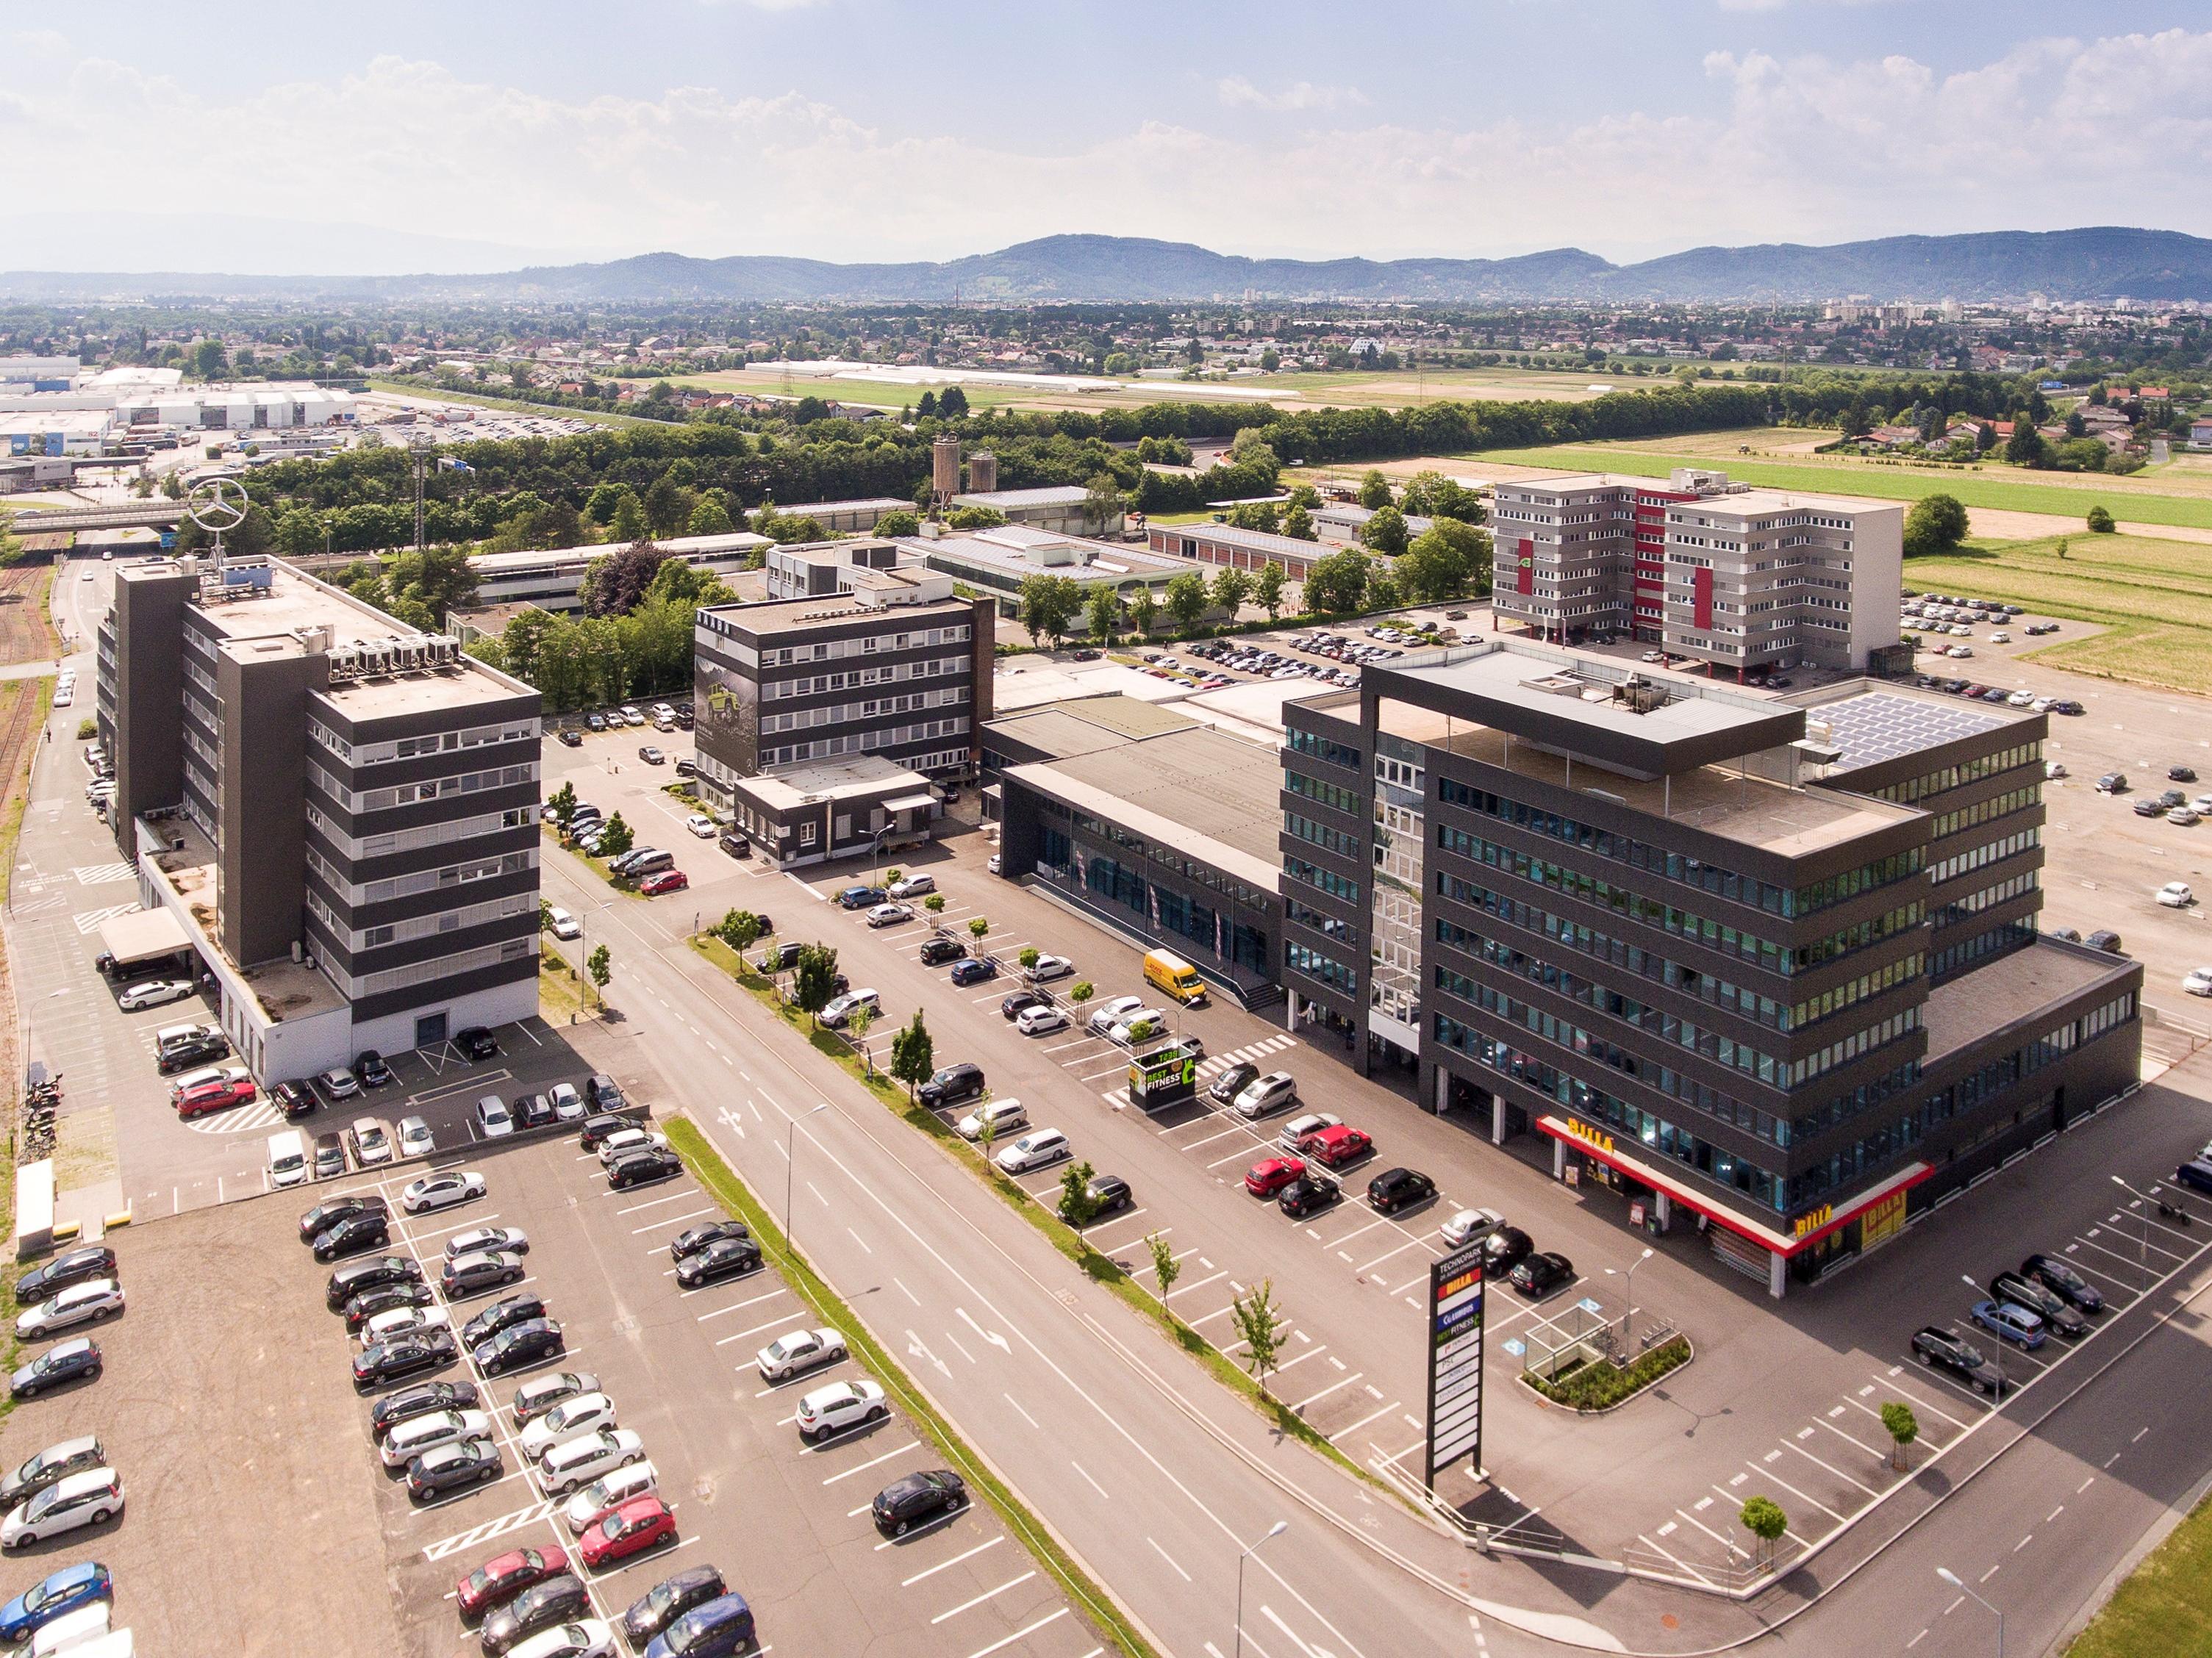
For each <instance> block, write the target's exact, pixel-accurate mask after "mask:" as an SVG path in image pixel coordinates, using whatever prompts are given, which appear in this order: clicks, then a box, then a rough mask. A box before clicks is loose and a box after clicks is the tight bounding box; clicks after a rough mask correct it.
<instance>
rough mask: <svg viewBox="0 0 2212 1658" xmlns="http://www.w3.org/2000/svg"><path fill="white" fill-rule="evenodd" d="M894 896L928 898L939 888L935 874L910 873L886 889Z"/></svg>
mask: <svg viewBox="0 0 2212 1658" xmlns="http://www.w3.org/2000/svg"><path fill="white" fill-rule="evenodd" d="M886 890H887V891H888V892H889V894H890V896H892V897H894V898H926V897H927V896H929V895H930V894H931V893H933V892H934V891H936V890H937V878H936V877H935V876H934V875H909V876H908V877H907V878H905V879H904V880H902V881H894V882H892V883H891V884H890V887H889V888H887V889H886Z"/></svg>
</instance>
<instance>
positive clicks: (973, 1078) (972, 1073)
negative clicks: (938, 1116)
mask: <svg viewBox="0 0 2212 1658" xmlns="http://www.w3.org/2000/svg"><path fill="white" fill-rule="evenodd" d="M983 1088H984V1083H983V1067H982V1066H980V1065H976V1064H974V1063H972V1062H970V1061H969V1060H962V1061H961V1062H960V1063H959V1064H957V1065H948V1066H945V1069H944V1070H942V1071H940V1072H938V1073H937V1074H936V1075H935V1076H933V1077H932V1078H930V1079H929V1080H928V1081H927V1082H926V1083H924V1084H922V1085H921V1090H920V1091H921V1102H922V1103H923V1104H924V1105H927V1106H931V1107H937V1106H945V1105H958V1104H959V1103H961V1102H963V1100H972V1099H975V1097H977V1096H979V1095H981V1093H982V1091H983Z"/></svg>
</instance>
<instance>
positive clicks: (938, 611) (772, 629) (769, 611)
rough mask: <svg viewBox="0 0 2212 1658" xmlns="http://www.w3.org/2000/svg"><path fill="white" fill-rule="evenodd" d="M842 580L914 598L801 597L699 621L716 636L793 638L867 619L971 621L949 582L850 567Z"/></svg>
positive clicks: (735, 608)
mask: <svg viewBox="0 0 2212 1658" xmlns="http://www.w3.org/2000/svg"><path fill="white" fill-rule="evenodd" d="M844 579H846V580H851V581H853V582H854V584H855V586H866V587H867V588H869V589H870V590H871V591H872V592H906V593H912V594H913V595H915V597H914V598H912V599H911V600H910V601H909V602H908V603H905V604H900V603H898V602H896V599H893V600H892V602H890V603H889V604H885V603H884V602H882V601H881V600H876V601H871V600H870V599H868V598H864V597H863V596H862V595H860V593H858V592H842V593H816V594H811V595H809V596H807V597H805V598H763V599H759V600H757V601H755V602H754V603H751V604H710V605H708V606H707V607H706V608H705V609H704V610H701V611H700V612H699V617H700V620H701V621H702V622H704V623H706V625H707V626H708V628H710V629H713V630H714V632H716V633H723V634H751V635H756V636H757V635H762V634H770V633H797V632H799V631H801V630H802V629H807V628H812V627H817V626H825V625H829V624H831V623H845V622H856V621H860V620H863V619H866V618H869V617H874V618H878V619H880V620H884V621H895V620H896V621H908V622H911V623H913V624H914V625H915V626H926V625H927V624H928V623H930V622H932V621H934V622H937V623H940V624H941V623H945V622H948V621H951V620H952V619H954V618H955V617H956V616H957V619H959V620H961V621H968V620H971V619H972V618H973V617H974V616H975V607H974V606H973V605H972V604H969V601H968V600H966V599H964V598H959V597H957V596H956V595H955V594H954V593H953V592H952V591H951V583H950V582H949V581H945V580H944V579H943V578H941V577H939V578H933V577H932V576H931V575H930V574H929V573H928V572H927V571H915V572H912V573H908V572H904V571H896V570H870V569H866V568H854V569H851V570H848V571H846V572H845V573H844ZM933 581H934V582H935V584H936V585H938V586H942V587H943V588H944V589H945V591H944V592H943V593H941V594H938V593H935V592H933V587H932V583H933Z"/></svg>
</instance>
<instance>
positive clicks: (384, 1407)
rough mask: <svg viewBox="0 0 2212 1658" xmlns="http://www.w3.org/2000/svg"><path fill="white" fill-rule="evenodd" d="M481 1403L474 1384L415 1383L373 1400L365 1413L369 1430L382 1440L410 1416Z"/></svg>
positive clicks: (463, 1408) (468, 1408)
mask: <svg viewBox="0 0 2212 1658" xmlns="http://www.w3.org/2000/svg"><path fill="white" fill-rule="evenodd" d="M482 1403H483V1400H481V1399H480V1398H479V1396H478V1395H477V1384H476V1383H475V1382H416V1384H415V1385H414V1386H413V1387H411V1388H401V1389H400V1390H399V1391H398V1393H396V1394H385V1396H384V1397H383V1398H381V1399H380V1400H377V1401H376V1404H375V1405H374V1407H372V1408H371V1410H370V1411H369V1413H368V1426H369V1431H370V1432H371V1433H373V1434H374V1435H375V1436H377V1437H378V1438H379V1439H381V1438H383V1437H384V1436H385V1435H386V1434H387V1433H389V1432H391V1430H392V1429H394V1428H396V1427H398V1425H399V1424H401V1423H403V1422H404V1421H406V1420H407V1419H408V1418H410V1417H416V1416H427V1415H428V1414H429V1413H430V1412H433V1411H473V1410H476V1409H477V1408H479V1407H480V1406H481V1405H482Z"/></svg>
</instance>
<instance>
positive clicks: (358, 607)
mask: <svg viewBox="0 0 2212 1658" xmlns="http://www.w3.org/2000/svg"><path fill="white" fill-rule="evenodd" d="M98 708H99V712H98V716H97V717H98V720H99V725H100V736H101V739H102V741H103V742H104V743H106V745H107V747H108V751H109V752H110V754H112V756H114V761H115V783H116V806H115V811H114V812H113V815H112V823H113V824H114V827H115V835H116V844H117V846H118V848H119V849H120V850H121V852H122V853H123V855H124V856H125V858H127V859H130V860H131V863H132V864H133V865H135V866H136V868H137V872H138V883H139V894H140V898H141V901H142V902H143V904H144V905H145V907H146V908H147V909H148V910H149V911H154V910H166V911H167V913H168V914H170V915H172V916H173V918H174V920H175V921H176V923H177V925H178V929H179V937H180V938H181V940H182V942H184V943H185V944H188V946H189V947H190V948H191V950H192V951H193V952H194V953H195V954H196V955H197V957H198V959H199V962H200V963H201V965H202V967H203V969H204V971H206V972H207V973H208V974H210V975H212V976H213V978H214V979H215V981H216V984H217V985H218V987H220V993H221V1000H222V1024H223V1028H224V1029H226V1030H227V1031H228V1032H229V1034H230V1035H231V1038H232V1040H233V1042H234V1043H235V1044H236V1046H237V1048H238V1050H239V1052H240V1055H241V1056H242V1057H243V1058H244V1059H245V1060H246V1062H247V1063H248V1064H250V1065H251V1066H252V1067H253V1069H254V1071H255V1072H256V1073H257V1074H258V1076H259V1077H260V1078H262V1080H263V1081H264V1082H265V1083H266V1082H276V1081H279V1080H283V1079H287V1078H296V1077H301V1076H305V1075H307V1074H309V1073H310V1072H317V1071H321V1070H325V1069H327V1068H329V1067H330V1066H337V1065H344V1064H347V1063H349V1062H350V1061H351V1060H352V1059H353V1057H354V1056H355V1054H357V1053H359V1052H360V1051H361V1050H362V1049H363V1048H377V1049H379V1050H382V1051H386V1052H397V1051H399V1050H401V1049H404V1048H422V1047H428V1046H433V1045H435V1044H437V1043H440V1042H444V1041H445V1040H446V1039H447V1037H449V1036H450V1035H453V1033H454V1032H455V1031H457V1030H459V1029H465V1028H466V1027H468V1026H471V1025H478V1024H482V1025H494V1024H498V1023H504V1022H506V1021H508V1020H512V1019H520V1018H524V1017H529V1016H531V1015H532V1014H534V1013H535V1012H536V1011H537V1010H538V739H539V703H538V693H537V692H535V691H534V690H532V689H530V688H529V687H528V686H527V685H525V684H523V683H521V682H520V681H519V680H515V679H511V678H509V677H507V675H505V674H502V673H499V672H497V671H494V670H492V669H490V668H488V667H486V666H485V665H483V664H482V663H480V662H477V661H473V660H471V659H469V658H466V657H464V656H463V655H461V653H460V651H459V646H458V645H457V644H456V643H455V642H454V641H453V640H451V639H447V638H445V637H443V636H424V635H417V634H413V633H410V632H409V631H408V630H407V629H405V628H404V627H403V626H402V625H401V624H400V623H398V622H395V621H394V620H393V619H392V617H390V616H386V615H385V614H384V613H383V612H381V611H380V610H373V609H371V608H370V607H369V606H368V605H366V604H362V603H360V602H359V601H358V600H356V599H354V598H351V597H349V595H347V594H345V593H343V592H339V591H337V589H336V588H332V587H329V586H325V585H324V584H322V583H321V582H319V581H316V580H313V579H312V578H310V577H308V576H306V575H304V574H301V573H300V572H299V571H297V570H296V569H295V568H292V567H291V566H289V565H288V564H285V563H283V562H279V561H275V560H269V559H233V560H231V561H229V562H228V565H227V566H225V567H224V568H220V569H218V568H215V567H214V566H213V565H212V564H209V565H197V564H196V563H195V562H193V561H191V560H188V559H187V560H149V561H148V562H144V563H139V564H131V565H127V566H125V567H122V568H118V571H117V573H116V584H115V603H114V605H113V607H112V610H110V611H109V613H108V615H107V616H106V618H105V619H104V620H103V622H102V623H101V624H100V633H99V684H98Z"/></svg>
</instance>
